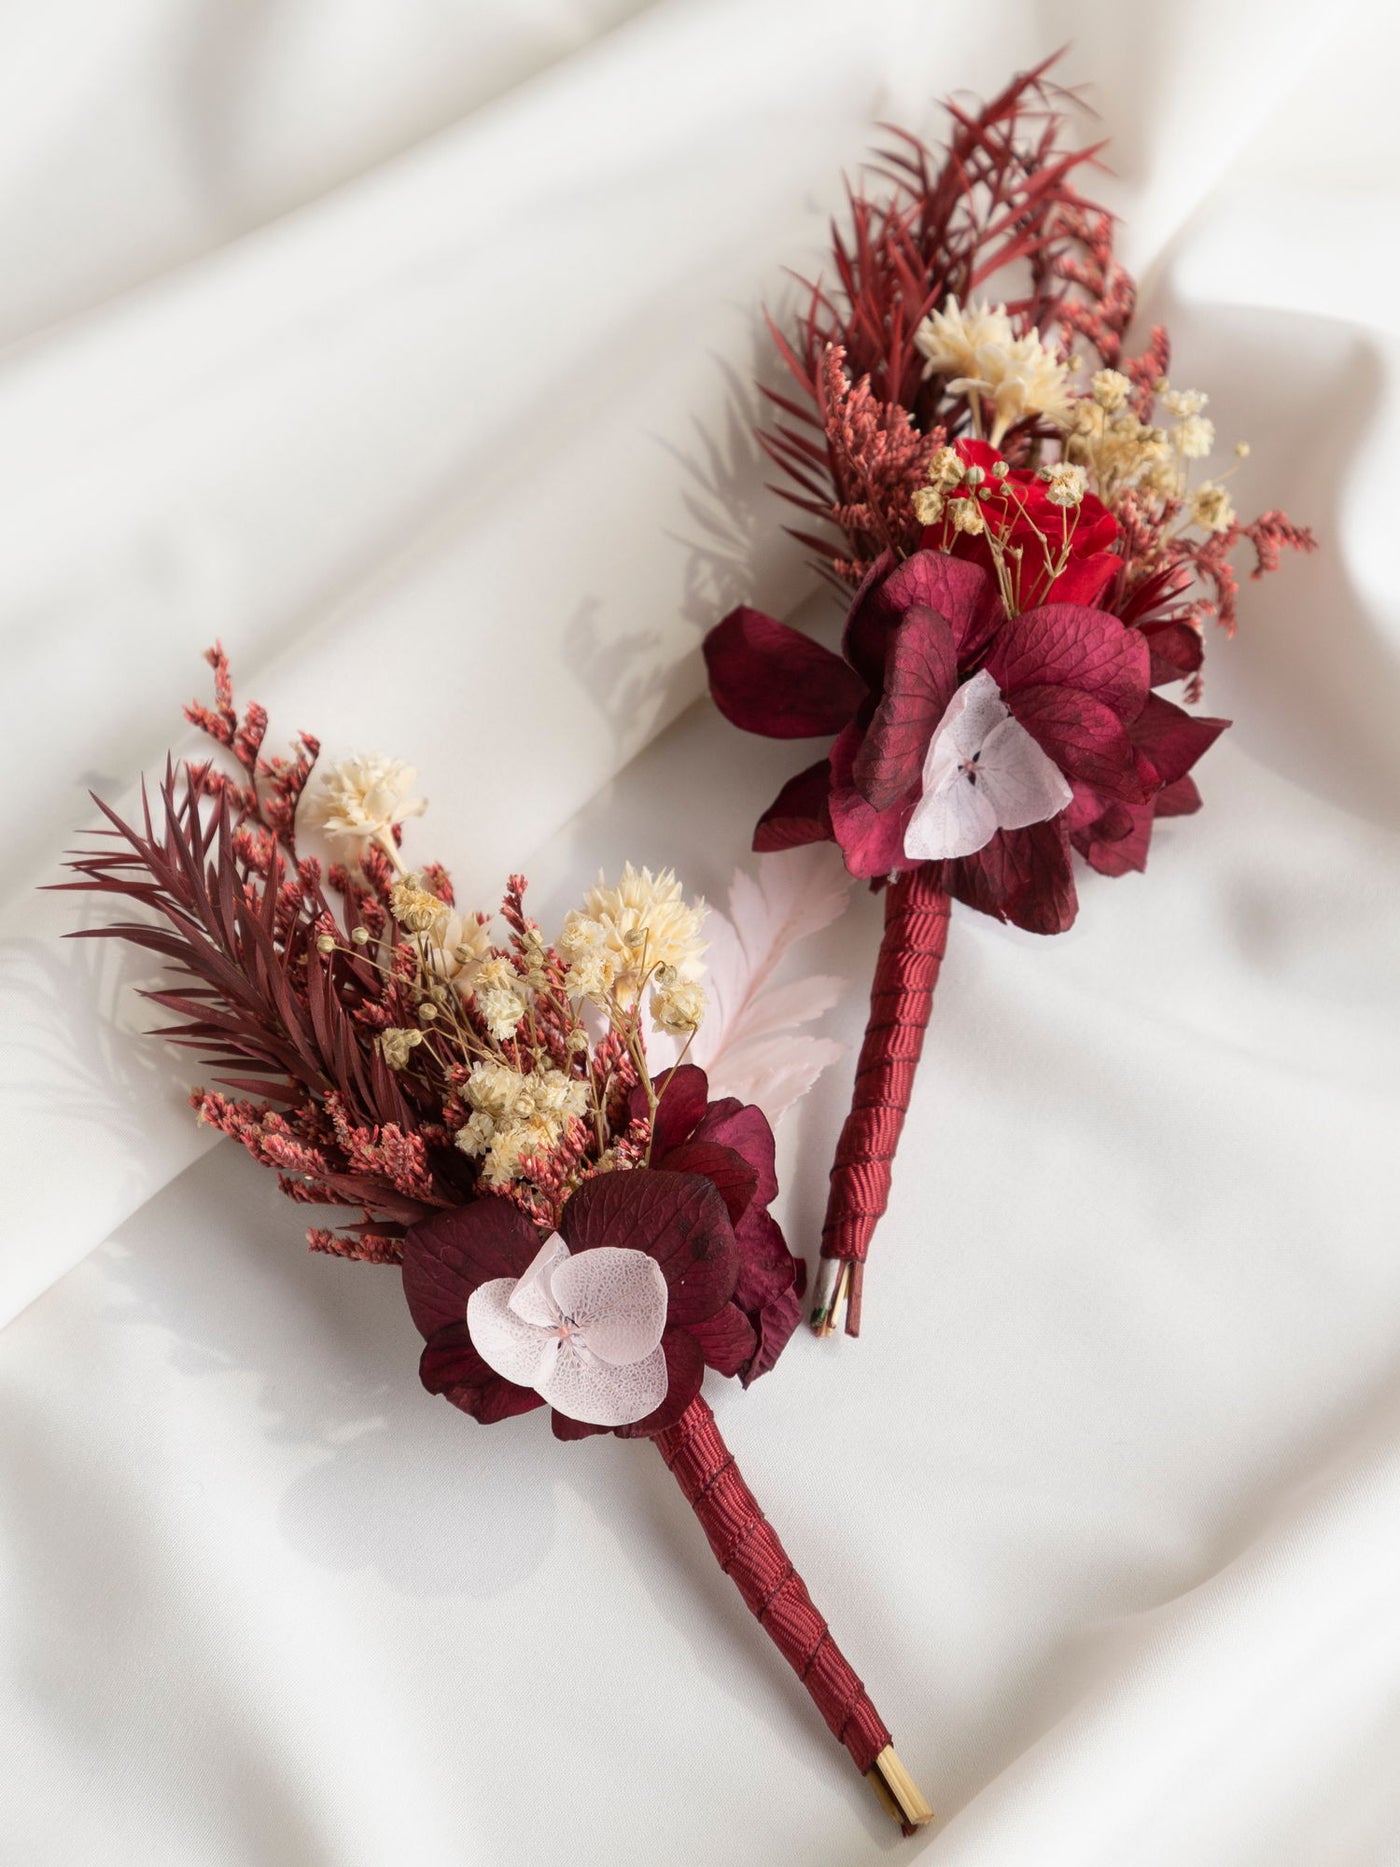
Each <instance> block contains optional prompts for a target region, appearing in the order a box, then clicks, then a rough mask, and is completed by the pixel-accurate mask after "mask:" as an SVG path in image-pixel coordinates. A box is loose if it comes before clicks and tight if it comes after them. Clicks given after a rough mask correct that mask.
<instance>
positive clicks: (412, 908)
mask: <svg viewBox="0 0 1400 1867" xmlns="http://www.w3.org/2000/svg"><path fill="white" fill-rule="evenodd" d="M389 906H390V907H391V908H392V910H393V914H394V919H395V920H396V921H397V922H398V923H399V925H400V927H406V928H407V929H408V931H409V932H410V933H428V932H429V931H430V930H431V929H432V928H433V927H435V926H436V925H437V923H438V922H439V921H440V920H442V919H443V918H444V916H445V915H446V914H447V912H448V908H447V905H446V903H445V902H442V901H439V900H438V898H437V896H436V895H431V894H429V893H428V891H427V889H426V888H424V887H422V886H421V885H420V883H419V880H418V877H417V876H416V875H410V876H408V877H406V879H405V880H403V881H401V882H398V883H396V884H395V886H394V887H393V888H392V889H390V891H389Z"/></svg>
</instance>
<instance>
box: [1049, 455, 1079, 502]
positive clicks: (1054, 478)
mask: <svg viewBox="0 0 1400 1867" xmlns="http://www.w3.org/2000/svg"><path fill="white" fill-rule="evenodd" d="M1040 477H1041V479H1042V480H1043V481H1044V482H1045V497H1046V498H1047V499H1048V500H1049V501H1050V504H1051V505H1052V506H1077V505H1079V504H1080V502H1081V501H1082V500H1083V498H1084V495H1085V493H1086V492H1087V491H1088V487H1089V476H1088V475H1087V474H1086V473H1085V471H1084V469H1083V467H1077V466H1075V465H1074V464H1073V463H1072V462H1071V461H1068V460H1057V461H1055V462H1054V464H1053V465H1052V466H1048V467H1042V468H1041V470H1040Z"/></svg>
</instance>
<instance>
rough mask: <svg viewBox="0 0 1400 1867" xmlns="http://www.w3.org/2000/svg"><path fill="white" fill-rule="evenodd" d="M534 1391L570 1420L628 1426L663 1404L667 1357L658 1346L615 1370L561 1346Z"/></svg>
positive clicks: (567, 1345) (571, 1346)
mask: <svg viewBox="0 0 1400 1867" xmlns="http://www.w3.org/2000/svg"><path fill="white" fill-rule="evenodd" d="M584 1255H585V1256H587V1257H592V1256H593V1255H594V1254H593V1253H592V1252H586V1253H585V1254H584ZM537 1385H538V1388H539V1391H540V1393H541V1394H543V1396H544V1398H545V1399H546V1400H547V1401H548V1402H549V1404H550V1406H551V1407H556V1408H558V1410H559V1412H560V1413H563V1414H567V1415H568V1417H569V1418H570V1419H571V1420H582V1421H583V1422H584V1423H585V1424H586V1425H589V1426H630V1425H632V1424H633V1423H634V1422H635V1421H637V1420H641V1419H645V1418H646V1416H647V1414H649V1413H654V1412H655V1411H656V1409H657V1408H658V1407H659V1406H660V1405H661V1403H662V1401H663V1400H664V1399H665V1398H666V1388H667V1372H666V1356H665V1354H664V1353H663V1351H662V1349H661V1346H660V1344H658V1345H657V1346H656V1347H655V1348H654V1349H653V1350H652V1352H651V1353H650V1354H649V1355H647V1356H646V1357H645V1358H644V1359H643V1360H641V1361H632V1362H628V1363H626V1364H625V1365H624V1366H622V1367H614V1366H613V1365H612V1363H611V1362H606V1361H600V1360H599V1359H598V1357H597V1356H596V1355H593V1354H590V1353H589V1351H588V1350H587V1349H586V1348H579V1347H577V1346H575V1344H574V1343H573V1342H572V1341H564V1342H560V1344H559V1348H558V1353H557V1354H556V1355H555V1357H554V1360H553V1364H552V1366H551V1367H550V1368H549V1370H548V1371H547V1373H546V1374H545V1375H544V1378H543V1379H542V1380H541V1381H539V1382H538V1384H537Z"/></svg>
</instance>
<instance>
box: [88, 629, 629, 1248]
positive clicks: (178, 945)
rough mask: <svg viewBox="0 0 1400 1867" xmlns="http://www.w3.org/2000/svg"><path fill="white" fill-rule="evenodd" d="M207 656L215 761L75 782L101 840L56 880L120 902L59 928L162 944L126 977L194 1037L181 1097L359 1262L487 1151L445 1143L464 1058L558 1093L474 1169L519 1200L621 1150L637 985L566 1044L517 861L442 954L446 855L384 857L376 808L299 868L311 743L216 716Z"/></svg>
mask: <svg viewBox="0 0 1400 1867" xmlns="http://www.w3.org/2000/svg"><path fill="white" fill-rule="evenodd" d="M208 659H209V661H210V662H211V664H212V666H213V669H214V685H215V695H214V704H213V705H212V706H209V705H206V704H204V703H202V702H195V703H193V704H192V705H191V706H190V707H189V708H187V709H186V712H187V717H188V718H189V719H190V720H191V721H192V722H193V724H195V725H196V726H198V727H199V728H200V729H201V731H203V732H204V733H206V734H207V735H208V736H209V737H210V738H211V739H212V740H213V741H214V742H215V743H216V745H217V746H218V747H220V748H221V749H223V750H224V751H225V752H226V753H227V754H228V755H229V756H230V758H231V761H232V764H233V767H234V769H233V770H231V771H230V770H228V769H222V768H219V767H217V766H216V765H215V764H214V763H213V762H212V761H206V762H200V761H189V762H186V763H183V764H180V765H178V766H177V765H175V764H174V763H172V762H167V766H166V771H165V776H164V779H163V781H162V782H161V784H160V786H159V790H158V793H157V795H156V796H155V798H154V799H153V798H152V797H151V796H150V795H149V794H148V793H147V792H146V791H145V789H144V787H143V794H142V806H141V812H140V816H139V819H138V820H137V821H136V822H135V823H127V822H125V821H124V820H123V819H122V818H121V817H119V816H118V815H117V813H116V812H115V811H114V810H112V809H111V808H110V807H109V806H108V805H106V804H104V803H103V802H102V801H101V799H96V800H95V802H96V803H97V805H98V808H99V809H100V810H101V812H102V814H103V816H104V818H105V819H106V825H105V827H104V828H103V829H100V830H98V831H96V832H94V834H95V835H97V836H98V837H100V838H102V839H103V841H102V845H101V846H100V847H98V848H95V849H87V850H82V851H79V852H76V853H75V854H74V855H73V857H72V859H71V860H70V862H69V865H68V866H69V867H70V868H71V869H72V870H73V871H74V872H75V874H76V875H77V876H78V878H79V879H78V880H76V881H73V882H68V883H64V884H62V885H61V886H63V887H65V888H69V889H80V890H85V891H88V892H90V893H95V894H99V895H106V896H114V897H117V898H119V899H120V900H122V901H125V902H128V903H130V904H131V905H132V906H133V907H135V908H138V909H139V910H140V911H141V917H140V918H134V919H131V920H125V921H119V922H116V923H113V924H109V925H103V926H100V927H93V928H85V929H83V930H81V932H80V933H78V934H77V935H76V936H74V937H77V938H87V939H119V940H125V941H127V942H128V943H130V944H131V945H133V946H136V947H139V948H140V949H142V950H143V951H145V952H148V953H152V954H154V955H155V956H156V957H157V958H158V959H160V960H161V961H162V962H163V963H164V965H165V966H166V967H167V969H168V971H169V973H170V975H171V976H170V979H169V980H168V982H166V983H164V984H162V985H160V986H159V987H157V988H155V989H152V990H150V991H148V992H146V993H145V994H144V995H145V996H146V997H147V998H149V999H150V1000H151V1002H152V1003H154V1004H156V1005H159V1006H160V1007H161V1009H162V1010H163V1011H165V1012H167V1013H170V1014H171V1015H172V1016H173V1018H174V1019H175V1022H174V1023H171V1024H167V1025H165V1026H163V1027H162V1028H161V1029H160V1030H159V1032H158V1033H155V1034H157V1035H160V1036H162V1037H164V1038H166V1039H167V1040H168V1041H170V1042H171V1043H174V1044H177V1045H180V1046H182V1047H184V1048H187V1049H192V1050H194V1051H196V1052H198V1054H199V1056H200V1058H201V1060H202V1063H203V1066H204V1067H205V1068H206V1069H207V1070H209V1071H210V1072H212V1073H213V1075H214V1077H215V1080H216V1082H217V1085H218V1086H217V1087H215V1088H210V1089H199V1090H196V1091H195V1092H194V1093H193V1095H192V1097H191V1101H192V1103H193V1106H194V1108H195V1109H196V1111H197V1112H198V1115H199V1117H200V1119H201V1120H203V1121H205V1122H208V1123H210V1124H211V1125H212V1126H214V1127H216V1128H218V1129H219V1130H220V1131H221V1132H223V1133H225V1134H227V1135H230V1136H232V1137H233V1138H234V1139H235V1140H237V1141H239V1142H241V1143H242V1145H243V1146H244V1147H245V1148H246V1149H247V1150H248V1152H249V1153H250V1154H251V1155H252V1156H253V1158H254V1159H255V1160H257V1161H259V1162H261V1163H262V1164H263V1165H265V1166H269V1167H271V1168H273V1169H274V1170H275V1171H276V1172H277V1174H278V1176H279V1181H280V1184H281V1187H282V1190H283V1191H284V1192H285V1193H287V1194H288V1195H289V1196H290V1197H291V1198H293V1199H295V1200H297V1201H299V1202H302V1203H308V1204H318V1205H331V1206H340V1207H345V1208H349V1209H351V1210H352V1211H353V1212H357V1213H358V1215H359V1216H358V1219H357V1220H354V1221H350V1222H346V1221H342V1222H339V1223H337V1225H336V1227H335V1229H329V1228H326V1227H315V1228H313V1229H312V1230H311V1231H310V1232H309V1233H308V1238H309V1240H310V1242H311V1244H312V1245H313V1247H314V1248H316V1249H319V1250H324V1251H330V1252H335V1253H338V1254H340V1255H342V1256H347V1257H353V1258H362V1259H368V1260H371V1261H377V1262H394V1261H397V1259H398V1258H399V1256H400V1244H399V1240H400V1238H401V1237H402V1234H403V1232H404V1230H405V1228H406V1227H407V1226H408V1225H410V1224H411V1223H413V1221H414V1220H416V1219H419V1218H422V1217H423V1216H424V1215H425V1214H426V1213H428V1212H429V1211H431V1210H432V1209H434V1208H436V1207H442V1206H450V1205H457V1204H460V1203H462V1201H463V1200H464V1199H468V1198H470V1197H472V1196H473V1193H474V1191H475V1190H476V1187H477V1185H478V1182H479V1180H480V1178H481V1176H482V1175H483V1173H490V1172H491V1171H492V1165H493V1163H492V1162H491V1160H490V1158H489V1157H487V1158H485V1159H483V1155H484V1154H485V1152H486V1150H485V1148H484V1147H483V1148H481V1149H476V1150H471V1149H466V1150H464V1148H463V1147H462V1146H461V1145H459V1144H458V1143H459V1138H460V1136H461V1134H462V1131H463V1130H465V1129H467V1127H468V1125H469V1124H470V1123H471V1122H472V1121H473V1118H474V1117H475V1118H476V1120H477V1123H478V1127H480V1126H481V1125H482V1124H483V1123H484V1124H485V1125H486V1126H487V1127H491V1126H492V1123H491V1120H490V1118H489V1117H486V1116H483V1115H482V1114H481V1112H480V1099H479V1097H477V1098H475V1099H474V1091H475V1088H476V1080H475V1079H476V1078H477V1077H478V1076H479V1073H480V1069H481V1067H483V1066H484V1067H486V1068H487V1069H493V1070H496V1071H497V1072H498V1073H499V1072H500V1071H504V1072H506V1074H505V1076H504V1077H503V1078H500V1082H503V1083H504V1085H505V1089H506V1090H507V1091H510V1090H512V1089H513V1086H514V1084H515V1082H516V1080H517V1078H518V1079H519V1082H520V1085H521V1089H522V1092H523V1093H528V1092H529V1091H530V1090H531V1089H532V1088H533V1089H535V1090H540V1085H541V1084H543V1085H544V1089H543V1090H542V1091H540V1093H542V1094H548V1095H550V1096H552V1097H553V1101H554V1103H555V1104H557V1105H558V1106H557V1107H555V1108H554V1109H553V1112H552V1113H549V1114H548V1118H547V1119H545V1118H544V1117H541V1118H540V1119H539V1120H537V1122H536V1124H535V1127H534V1128H533V1129H531V1130H528V1131H524V1130H522V1131H521V1132H520V1133H518V1134H516V1136H515V1138H514V1141H513V1147H514V1153H513V1156H512V1166H511V1170H510V1172H509V1174H508V1175H505V1176H504V1177H502V1179H501V1183H500V1184H493V1185H492V1190H493V1191H496V1192H502V1193H504V1194H505V1195H506V1196H507V1197H510V1198H513V1199H515V1201H516V1203H517V1204H519V1205H521V1206H522V1207H523V1208H524V1209H525V1210H526V1211H527V1212H529V1213H530V1214H531V1216H533V1217H536V1218H541V1219H548V1218H549V1217H550V1216H551V1214H552V1213H553V1212H554V1211H555V1210H557V1208H558V1206H559V1204H560V1203H562V1200H563V1198H564V1197H566V1196H567V1193H568V1192H569V1191H571V1190H572V1188H573V1187H574V1186H576V1185H577V1184H578V1183H579V1182H580V1180H581V1179H582V1178H585V1177H587V1176H588V1175H589V1174H590V1173H592V1172H594V1171H596V1170H597V1169H598V1167H599V1164H600V1163H602V1164H603V1165H604V1166H609V1167H610V1166H615V1165H619V1164H626V1163H627V1161H629V1160H630V1159H633V1158H640V1157H641V1155H642V1154H644V1152H645V1148H646V1145H647V1132H646V1125H645V1124H642V1125H641V1126H640V1128H639V1127H638V1124H637V1123H636V1122H635V1121H634V1120H633V1119H632V1118H631V1116H630V1115H629V1113H628V1107H627V1105H628V1098H629V1094H630V1092H631V1090H632V1089H633V1087H634V1086H635V1085H636V1083H637V1081H638V1077H639V1074H641V1066H642V1065H643V1064H644V1050H643V1047H642V1043H641V1037H640V1009H639V1007H638V1008H637V1009H635V1010H631V1011H628V1012H627V1013H625V1014H623V1013H619V1015H618V1017H617V1018H616V1019H615V1020H613V1021H612V1023H611V1024H610V1027H609V1030H608V1032H607V1035H606V1036H605V1037H604V1038H603V1039H602V1040H601V1042H599V1043H597V1044H596V1045H591V1046H590V1044H589V1041H588V1039H587V1037H586V1034H585V1033H584V1029H583V1024H582V1021H581V1018H580V1015H579V1005H578V1004H577V1003H576V1002H572V1001H571V1000H570V998H569V996H568V994H567V992H566V990H565V977H566V961H565V960H564V959H563V958H562V957H561V956H560V955H559V954H558V953H557V952H556V951H555V950H554V949H553V948H552V947H547V946H545V945H544V944H543V942H542V941H541V939H540V935H539V930H538V928H537V927H536V926H535V924H534V922H532V921H531V920H530V919H529V918H528V917H527V916H526V914H525V911H524V904H523V892H524V887H525V883H524V880H523V878H521V877H519V876H513V877H512V878H511V882H510V887H509V890H508V892H507V895H506V898H505V904H504V909H503V914H504V918H505V920H506V923H507V926H508V928H509V930H510V931H509V937H508V939H507V940H506V941H505V942H504V943H503V944H501V945H499V946H491V945H489V944H487V942H486V939H485V935H484V931H483V932H481V937H480V938H478V939H477V940H475V941H474V942H472V943H470V945H469V946H466V947H464V946H460V945H459V946H457V948H456V956H455V958H454V956H453V952H452V950H451V941H450V940H445V930H448V931H450V930H451V928H453V927H455V924H456V923H455V921H453V920H452V918H451V913H450V911H451V906H452V889H451V884H450V881H449V880H448V877H447V875H446V872H445V871H444V870H443V869H442V868H441V867H439V866H436V865H430V866H429V867H427V868H425V869H424V870H422V871H421V872H420V873H419V874H417V875H414V876H407V877H406V876H404V875H403V874H402V872H401V868H400V865H399V864H398V861H397V844H398V840H399V832H398V831H397V830H394V831H392V832H390V833H389V834H388V835H387V836H385V837H384V838H382V839H381V840H379V841H378V842H371V843H369V844H368V845H367V846H366V847H365V848H364V849H363V850H362V851H361V852H360V854H359V856H358V859H357V861H356V862H355V863H354V865H353V866H351V865H346V864H334V865H332V866H331V867H329V868H328V869H326V870H324V871H323V868H322V865H321V863H320V862H319V861H317V860H316V859H315V858H314V857H310V856H306V855H303V854H302V853H301V852H300V851H299V850H298V847H297V809H298V805H299V803H300V802H301V799H302V797H303V794H304V793H305V791H306V788H307V785H308V783H309V781H310V779H311V776H312V771H313V768H314V766H315V762H316V758H317V755H318V751H319V747H318V744H317V742H316V740H314V739H313V738H311V737H310V736H309V735H305V734H303V735H302V736H301V738H300V739H299V740H298V741H297V743H296V745H295V747H294V748H293V750H292V753H291V755H290V756H289V757H286V758H282V757H269V756H267V755H265V754H264V752H263V741H264V738H265V735H266V731H267V715H266V713H265V711H264V710H263V709H262V708H261V707H259V706H257V705H251V706H249V707H248V708H247V709H246V710H245V711H244V712H243V714H242V716H241V717H240V716H239V714H238V712H237V710H236V708H235V705H234V699H233V687H232V681H231V679H230V676H229V668H228V662H227V658H226V657H225V655H224V653H223V651H222V649H220V648H215V649H213V650H211V651H210V654H209V656H208ZM425 910H426V911H425ZM400 916H402V917H404V918H402V919H401V918H400ZM405 920H406V921H407V922H410V923H412V925H408V924H405ZM485 921H486V917H484V916H479V917H477V918H476V921H475V922H474V923H472V924H471V925H472V928H473V929H474V930H482V929H484V925H485ZM492 964H493V965H494V971H493V972H492V973H490V975H489V976H491V977H492V978H493V979H494V980H495V982H496V990H497V991H498V992H499V991H500V990H501V989H502V984H501V982H502V981H504V982H505V985H504V989H505V990H506V992H507V994H508V995H510V994H513V993H514V991H515V989H516V984H517V983H518V989H519V995H520V1003H521V1004H522V1005H523V1006H526V1007H527V1011H526V1014H525V1015H523V1016H522V1018H521V1021H520V1023H519V1026H518V1028H517V1029H515V1030H513V1031H511V1032H509V1033H508V1034H506V1035H502V1034H501V1033H502V1030H503V1026H502V1024H501V1021H500V1012H499V1009H498V1008H493V1007H492V1006H491V1005H490V1004H486V1003H483V1001H482V998H481V997H479V996H478V993H477V992H476V990H475V989H474V985H475V983H476V981H477V979H478V977H479V978H480V979H483V980H484V979H485V978H486V977H487V976H488V973H487V971H486V970H484V969H485V968H487V967H488V965H492ZM510 1002H514V1000H513V998H512V999H511V1000H510ZM500 1082H498V1083H497V1088H498V1090H499V1087H500ZM570 1085H577V1088H571V1087H570ZM647 1088H648V1095H650V1086H649V1084H648V1085H647ZM575 1106H577V1107H578V1108H580V1109H582V1110H583V1111H584V1112H585V1113H586V1114H587V1116H588V1118H589V1119H587V1120H584V1119H579V1118H578V1116H577V1115H576V1114H574V1113H573V1112H572V1111H573V1109H574V1108H575Z"/></svg>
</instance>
